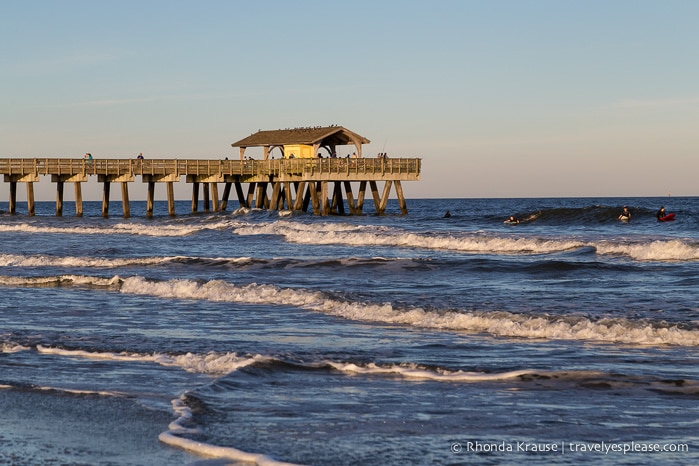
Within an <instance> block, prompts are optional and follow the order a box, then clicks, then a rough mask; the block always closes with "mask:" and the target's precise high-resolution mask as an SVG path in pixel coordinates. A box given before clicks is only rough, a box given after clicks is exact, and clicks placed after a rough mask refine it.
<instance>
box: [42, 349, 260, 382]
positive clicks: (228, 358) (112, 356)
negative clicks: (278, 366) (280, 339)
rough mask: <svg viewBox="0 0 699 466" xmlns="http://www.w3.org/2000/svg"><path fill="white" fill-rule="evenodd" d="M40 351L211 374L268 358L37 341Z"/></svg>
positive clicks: (216, 374) (219, 373) (223, 373)
mask: <svg viewBox="0 0 699 466" xmlns="http://www.w3.org/2000/svg"><path fill="white" fill-rule="evenodd" d="M37 351H38V352H39V353H41V354H53V355H58V356H67V357H72V358H82V359H94V360H102V361H118V362H151V363H156V364H159V365H161V366H168V367H179V368H181V369H183V370H184V371H186V372H191V373H197V374H208V375H215V376H219V375H225V374H228V373H230V372H233V371H235V370H237V369H239V368H241V367H245V366H248V365H250V364H254V363H256V362H260V361H265V360H267V358H266V357H264V356H261V355H255V356H238V355H237V354H236V353H223V354H221V353H207V354H192V353H187V354H182V355H169V354H161V353H154V354H139V353H113V352H95V351H84V350H69V349H63V348H55V347H46V346H42V345H37Z"/></svg>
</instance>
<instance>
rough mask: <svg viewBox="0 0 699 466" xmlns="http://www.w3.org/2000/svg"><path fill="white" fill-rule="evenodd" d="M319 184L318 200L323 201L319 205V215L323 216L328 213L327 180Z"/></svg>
mask: <svg viewBox="0 0 699 466" xmlns="http://www.w3.org/2000/svg"><path fill="white" fill-rule="evenodd" d="M320 186H321V193H320V200H321V202H322V203H323V205H322V206H321V213H320V215H322V216H323V217H325V216H327V215H330V201H329V199H328V182H327V181H321V182H320Z"/></svg>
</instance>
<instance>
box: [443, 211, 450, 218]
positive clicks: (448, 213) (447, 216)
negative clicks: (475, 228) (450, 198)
mask: <svg viewBox="0 0 699 466" xmlns="http://www.w3.org/2000/svg"><path fill="white" fill-rule="evenodd" d="M444 218H451V212H449V211H448V210H447V211H446V212H445V213H444Z"/></svg>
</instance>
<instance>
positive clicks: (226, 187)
mask: <svg viewBox="0 0 699 466" xmlns="http://www.w3.org/2000/svg"><path fill="white" fill-rule="evenodd" d="M232 186H233V183H226V184H225V185H223V197H222V198H221V210H226V207H228V198H229V197H230V196H231V187H232Z"/></svg>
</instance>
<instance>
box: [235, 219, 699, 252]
mask: <svg viewBox="0 0 699 466" xmlns="http://www.w3.org/2000/svg"><path fill="white" fill-rule="evenodd" d="M232 227H234V231H235V233H236V234H239V235H280V236H283V237H284V238H285V240H286V241H288V242H291V243H300V244H314V245H317V244H342V245H349V246H386V247H402V248H422V249H436V250H451V251H460V252H465V253H480V254H550V253H557V252H563V251H570V250H575V249H580V248H586V247H592V248H594V249H595V250H596V251H597V253H598V254H613V255H619V254H623V255H627V256H629V257H631V258H633V259H635V260H641V261H696V260H699V244H697V243H696V242H694V241H691V240H685V239H672V240H648V241H645V242H644V241H641V242H637V243H628V242H626V241H623V240H620V241H605V240H598V241H588V240H580V239H577V238H574V237H570V238H551V237H538V238H537V237H530V236H514V235H501V234H494V233H486V232H475V233H463V234H462V235H459V236H455V235H450V234H424V233H420V234H417V233H410V232H405V231H401V230H398V229H394V228H386V227H373V226H357V225H350V224H342V223H338V224H335V223H328V224H318V225H316V224H305V223H296V222H293V221H283V220H280V221H276V222H271V223H267V224H264V225H245V224H241V225H239V226H237V227H236V226H234V225H232Z"/></svg>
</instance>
